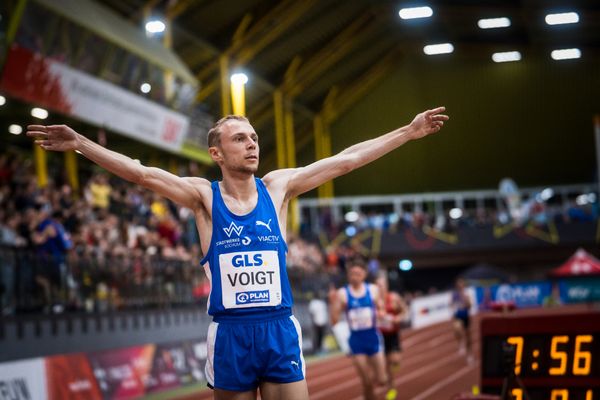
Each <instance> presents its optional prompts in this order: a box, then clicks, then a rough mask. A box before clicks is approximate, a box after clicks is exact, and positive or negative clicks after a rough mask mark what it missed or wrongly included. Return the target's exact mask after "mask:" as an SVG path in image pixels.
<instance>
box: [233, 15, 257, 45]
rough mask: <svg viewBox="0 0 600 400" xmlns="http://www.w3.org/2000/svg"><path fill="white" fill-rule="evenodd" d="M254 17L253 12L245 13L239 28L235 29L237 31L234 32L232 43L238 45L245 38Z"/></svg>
mask: <svg viewBox="0 0 600 400" xmlns="http://www.w3.org/2000/svg"><path fill="white" fill-rule="evenodd" d="M252 19H253V18H252V14H250V13H247V14H245V15H244V17H243V18H242V22H240V24H239V25H238V27H237V29H236V30H235V33H234V34H233V38H232V39H231V43H232V44H233V45H234V46H236V45H237V43H240V42H241V41H242V40H243V39H244V36H245V35H246V32H247V31H248V27H249V26H250V23H251V22H252Z"/></svg>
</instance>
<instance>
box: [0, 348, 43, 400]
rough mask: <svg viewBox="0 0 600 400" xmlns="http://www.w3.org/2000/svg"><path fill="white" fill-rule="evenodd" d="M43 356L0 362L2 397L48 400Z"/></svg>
mask: <svg viewBox="0 0 600 400" xmlns="http://www.w3.org/2000/svg"><path fill="white" fill-rule="evenodd" d="M46 393H47V391H46V367H45V364H44V359H43V358H34V359H30V360H23V361H15V362H8V363H2V364H0V399H11V400H33V399H35V400H46V399H47V396H46Z"/></svg>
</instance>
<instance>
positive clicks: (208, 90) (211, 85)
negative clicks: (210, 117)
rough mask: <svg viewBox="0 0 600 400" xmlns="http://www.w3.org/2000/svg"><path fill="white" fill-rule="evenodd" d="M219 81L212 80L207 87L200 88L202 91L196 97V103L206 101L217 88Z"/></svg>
mask: <svg viewBox="0 0 600 400" xmlns="http://www.w3.org/2000/svg"><path fill="white" fill-rule="evenodd" d="M219 83H220V82H219V80H217V79H214V80H212V81H210V82H209V83H208V84H207V85H204V86H202V89H200V91H199V92H198V94H197V95H196V101H197V102H201V101H203V100H204V99H206V98H207V97H208V96H210V95H211V94H213V93H214V92H216V91H217V89H218V88H219Z"/></svg>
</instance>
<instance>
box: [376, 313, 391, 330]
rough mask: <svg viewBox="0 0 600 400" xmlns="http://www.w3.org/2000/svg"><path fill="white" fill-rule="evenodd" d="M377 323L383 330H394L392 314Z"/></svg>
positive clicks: (386, 315)
mask: <svg viewBox="0 0 600 400" xmlns="http://www.w3.org/2000/svg"><path fill="white" fill-rule="evenodd" d="M377 322H378V324H379V328H381V329H394V317H393V316H392V315H390V314H385V315H384V316H382V317H381V318H379V320H378V321H377Z"/></svg>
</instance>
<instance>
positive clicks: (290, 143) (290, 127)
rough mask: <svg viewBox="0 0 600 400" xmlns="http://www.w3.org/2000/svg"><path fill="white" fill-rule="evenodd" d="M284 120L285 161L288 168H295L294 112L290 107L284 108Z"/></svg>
mask: <svg viewBox="0 0 600 400" xmlns="http://www.w3.org/2000/svg"><path fill="white" fill-rule="evenodd" d="M283 112H284V118H285V145H286V146H285V147H286V150H287V155H286V161H287V167H288V168H296V137H295V133H294V112H293V110H292V105H291V103H290V104H287V107H285V108H284V110H283Z"/></svg>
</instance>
